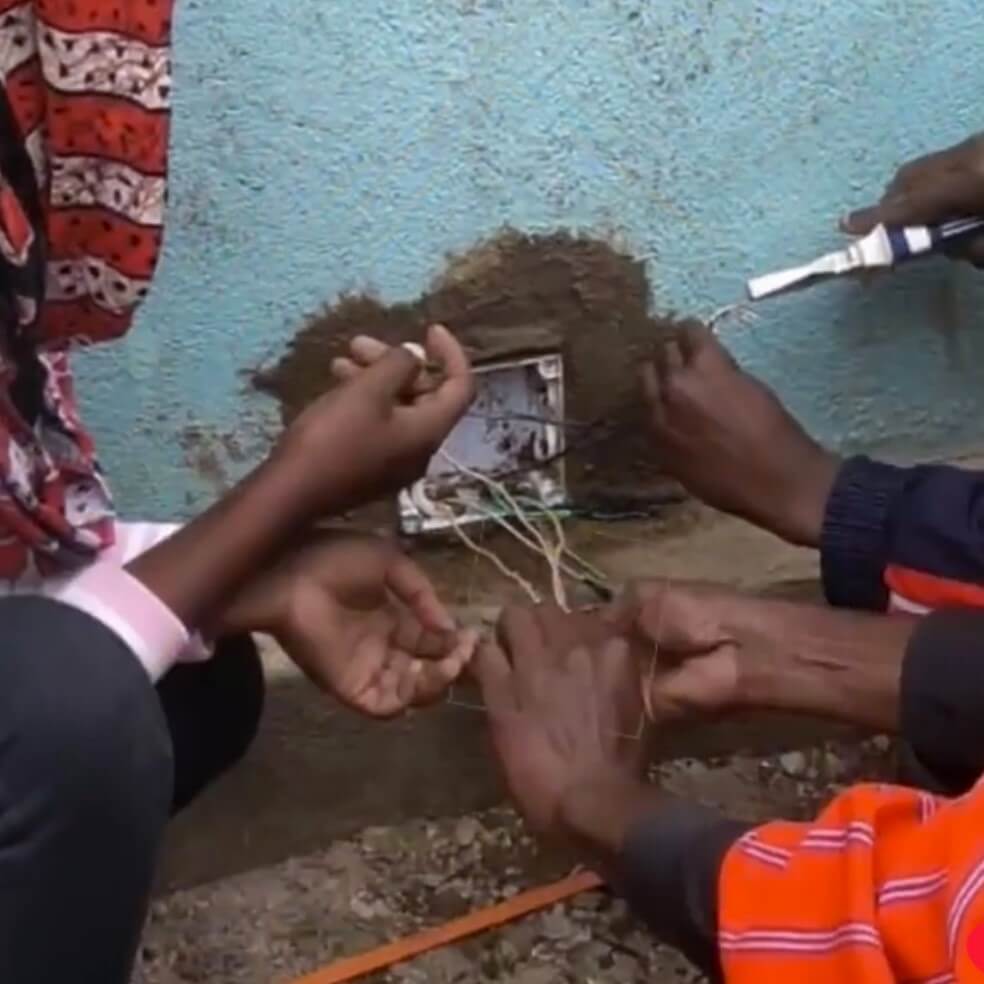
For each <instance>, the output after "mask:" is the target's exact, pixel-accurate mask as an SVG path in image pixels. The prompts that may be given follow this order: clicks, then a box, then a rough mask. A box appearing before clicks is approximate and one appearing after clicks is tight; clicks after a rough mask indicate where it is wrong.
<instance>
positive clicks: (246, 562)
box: [127, 454, 341, 629]
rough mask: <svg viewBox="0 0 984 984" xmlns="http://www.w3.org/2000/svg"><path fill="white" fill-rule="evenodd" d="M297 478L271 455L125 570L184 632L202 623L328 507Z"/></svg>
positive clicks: (288, 466)
mask: <svg viewBox="0 0 984 984" xmlns="http://www.w3.org/2000/svg"><path fill="white" fill-rule="evenodd" d="M299 475H300V476H302V478H301V479H299ZM303 475H304V472H299V471H298V469H297V468H295V467H294V466H293V464H292V463H289V462H287V461H286V460H284V459H282V458H280V457H278V455H277V454H275V455H274V456H272V457H271V458H270V459H268V460H267V461H266V462H264V464H262V465H261V466H260V467H259V468H257V469H256V471H254V472H253V473H252V474H251V475H250V476H249V477H247V478H246V479H244V480H243V481H242V482H241V483H240V484H239V485H238V486H237V487H236V488H235V489H233V491H232V492H230V493H229V494H228V495H226V496H225V497H223V498H222V499H220V500H219V501H218V502H217V503H216V504H215V505H214V506H212V507H211V508H210V509H208V510H207V511H206V512H205V513H203V514H202V515H201V516H199V517H198V518H196V519H194V520H192V521H191V522H190V523H188V524H187V525H186V526H184V527H182V528H181V529H180V530H178V531H177V532H176V533H174V534H173V535H172V536H171V537H169V538H168V539H166V540H164V541H163V542H162V543H160V544H158V545H157V546H155V547H154V548H152V549H151V550H148V551H147V552H146V553H144V554H142V555H141V556H139V557H137V558H136V559H135V560H133V561H132V562H131V563H130V564H128V565H127V570H128V571H129V572H130V574H132V575H133V576H134V577H135V578H136V579H137V580H139V581H140V582H142V583H143V585H144V586H145V587H147V588H148V589H149V590H150V591H151V592H152V593H153V594H154V595H156V596H157V598H159V599H160V600H161V602H163V603H164V604H165V605H166V606H167V607H168V608H169V609H170V610H171V611H172V612H173V613H174V614H175V615H176V616H177V617H178V618H179V619H180V620H181V621H182V623H183V624H184V625H185V626H187V627H188V628H189V629H196V628H200V627H203V626H207V625H208V624H210V623H212V622H213V620H214V618H215V616H216V615H217V614H218V613H219V612H220V610H221V608H222V606H223V605H224V603H225V602H226V601H228V599H229V598H230V597H231V596H232V595H233V594H234V593H235V592H236V591H237V590H238V589H239V588H241V587H242V586H243V584H245V583H246V581H247V580H248V579H249V578H250V577H251V576H252V575H254V574H255V573H256V572H257V571H258V570H260V569H262V568H263V567H264V566H265V565H266V564H268V563H269V562H270V561H271V560H272V559H273V558H274V557H275V556H276V555H277V554H278V553H279V552H280V551H281V550H282V549H283V548H284V546H285V545H286V544H287V543H288V542H290V541H291V540H292V539H293V538H294V537H295V536H296V535H297V534H298V532H299V531H300V530H301V529H303V528H304V527H305V526H306V525H307V524H309V523H310V522H311V521H312V520H313V519H314V518H315V517H316V515H317V514H318V513H319V512H321V511H324V512H330V511H331V509H332V505H333V503H332V502H330V501H325V498H326V497H322V496H319V495H318V494H317V493H316V492H315V490H314V488H313V486H312V484H311V483H310V482H305V481H304V480H303ZM339 505H341V503H340V501H339Z"/></svg>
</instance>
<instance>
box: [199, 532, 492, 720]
mask: <svg viewBox="0 0 984 984" xmlns="http://www.w3.org/2000/svg"><path fill="white" fill-rule="evenodd" d="M216 631H217V633H227V634H232V633H241V632H247V631H254V632H267V633H269V634H270V635H273V636H274V637H275V638H276V639H277V641H278V642H279V643H280V645H281V646H282V647H283V649H284V651H285V652H286V653H287V655H288V656H289V657H290V658H291V659H292V660H293V661H294V662H295V663H296V664H297V665H298V666H299V667H300V668H301V669H302V670H303V671H304V673H305V674H306V675H307V676H308V677H309V678H310V679H311V680H312V681H313V682H314V683H315V684H316V685H317V686H318V687H320V688H321V689H322V690H325V691H328V692H329V693H332V694H334V695H335V696H336V697H337V698H338V699H339V700H341V701H342V702H343V703H345V704H347V705H348V706H349V707H352V708H354V709H355V710H357V711H361V712H362V713H363V714H366V715H369V716H370V717H380V718H385V717H392V716H394V715H397V714H399V713H401V712H402V711H404V710H406V709H407V708H409V707H412V706H420V705H422V704H427V703H430V702H432V701H434V700H436V699H437V698H438V697H440V696H441V694H443V693H444V691H445V690H446V689H447V687H448V685H449V684H450V683H452V682H453V681H454V680H455V679H456V678H457V677H458V675H459V674H460V673H461V671H462V669H463V668H464V667H465V666H466V665H467V663H468V661H469V659H470V658H471V654H472V651H473V649H474V647H475V643H476V641H477V635H476V634H475V633H473V632H471V631H469V630H464V631H459V630H458V629H457V628H456V627H455V623H454V620H453V619H452V618H451V616H450V614H449V613H448V611H447V609H446V608H445V607H444V605H443V604H442V603H441V601H440V599H439V598H438V596H437V594H436V592H435V591H434V588H433V586H432V585H431V583H430V581H429V580H428V579H427V576H426V575H425V574H424V572H423V571H421V570H420V568H419V567H418V566H417V565H416V564H415V563H414V562H413V561H412V560H410V558H409V557H407V556H406V555H405V554H402V553H401V552H400V551H399V549H398V548H397V547H396V546H394V545H393V544H389V543H385V542H383V541H380V540H373V539H370V538H344V539H323V540H320V541H315V542H313V543H311V544H309V545H307V546H304V547H302V548H300V549H299V550H296V551H294V552H293V553H291V554H289V555H288V556H286V557H285V558H284V559H283V560H282V561H281V563H280V564H279V565H277V566H276V567H275V568H274V569H273V570H271V571H269V572H267V573H264V574H262V575H260V576H258V577H257V578H254V580H253V581H251V582H250V583H249V584H248V585H247V587H246V588H245V589H243V591H241V592H240V594H239V595H238V596H237V597H236V598H234V599H233V601H232V602H231V604H229V605H228V606H227V607H226V609H225V611H224V612H223V615H222V617H221V619H220V621H219V624H218V626H216Z"/></svg>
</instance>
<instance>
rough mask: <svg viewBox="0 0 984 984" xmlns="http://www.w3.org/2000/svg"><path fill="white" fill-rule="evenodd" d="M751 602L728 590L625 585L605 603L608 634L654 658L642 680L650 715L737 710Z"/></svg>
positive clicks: (677, 584)
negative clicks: (630, 641) (622, 638)
mask: <svg viewBox="0 0 984 984" xmlns="http://www.w3.org/2000/svg"><path fill="white" fill-rule="evenodd" d="M755 605H756V600H755V599H752V598H748V597H745V596H743V595H740V594H738V593H737V592H733V591H730V590H728V589H727V588H719V587H716V586H711V585H703V584H689V583H682V582H677V581H666V580H652V581H640V582H638V583H636V584H633V585H630V587H629V588H628V589H627V590H626V591H625V593H624V594H623V595H622V596H621V597H620V598H618V599H617V600H616V601H615V602H613V604H612V605H611V606H609V608H608V609H607V610H606V612H605V619H606V620H607V621H608V622H609V624H610V625H611V626H612V630H613V631H617V632H618V633H620V634H623V635H625V636H627V637H629V638H630V639H633V640H635V642H636V645H637V647H638V648H639V651H640V653H641V654H644V653H646V652H647V651H648V659H649V660H650V661H654V662H653V663H652V665H651V666H650V668H649V671H648V672H646V674H645V677H644V679H643V689H644V694H645V701H646V705H647V707H648V708H649V710H650V713H651V714H652V715H653V716H654V717H656V718H659V719H669V718H678V717H685V716H689V715H693V714H717V713H720V712H723V711H727V710H730V709H731V708H733V707H735V706H736V705H738V703H739V702H740V698H741V690H740V686H741V681H742V668H743V663H744V662H745V661H747V660H748V658H749V652H748V650H749V646H748V643H749V642H750V641H751V640H750V638H749V636H750V633H748V632H747V631H746V629H747V626H748V623H749V621H750V615H751V614H752V613H753V610H754V608H755ZM753 648H754V647H753ZM643 658H645V657H643ZM753 658H754V657H753Z"/></svg>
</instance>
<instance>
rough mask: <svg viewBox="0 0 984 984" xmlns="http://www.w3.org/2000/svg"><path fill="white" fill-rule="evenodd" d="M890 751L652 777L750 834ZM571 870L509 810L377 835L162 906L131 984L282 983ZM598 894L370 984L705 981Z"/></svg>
mask: <svg viewBox="0 0 984 984" xmlns="http://www.w3.org/2000/svg"><path fill="white" fill-rule="evenodd" d="M894 755H895V752H894V749H893V747H892V746H891V745H890V743H889V741H888V740H887V739H886V738H884V737H875V738H872V739H867V740H865V741H863V742H858V741H850V742H826V743H824V744H822V745H818V746H815V747H812V748H805V749H800V750H792V751H789V752H786V753H783V754H782V755H776V756H767V757H759V756H751V755H743V754H739V755H734V756H731V757H729V758H722V759H716V760H711V761H698V760H696V759H680V760H677V761H674V762H668V763H664V764H662V765H660V766H657V767H654V772H655V776H654V778H656V779H657V780H658V781H659V782H660V783H661V784H662V785H663V787H664V788H666V789H667V790H668V791H671V792H674V793H677V794H679V795H682V796H688V797H692V798H694V799H697V800H699V801H701V802H704V803H708V804H711V805H716V806H719V807H721V808H722V809H723V810H725V811H726V812H728V813H729V814H731V815H734V816H740V817H744V818H748V819H758V818H765V817H774V816H777V815H781V816H785V817H790V818H797V817H808V816H811V815H813V814H814V813H815V811H816V809H817V807H818V805H819V804H820V803H822V802H823V801H825V800H826V799H828V798H829V797H830V796H831V795H833V794H834V793H835V792H836V791H837V790H838V789H840V788H842V787H843V786H844V785H845V784H847V783H849V782H851V781H853V780H855V779H857V778H859V777H862V776H864V777H867V778H889V777H890V776H892V775H893V773H894ZM569 870H570V863H569V861H568V860H567V859H564V858H559V857H552V856H550V855H547V854H544V853H543V852H541V851H539V850H538V849H537V847H536V845H535V844H534V842H533V841H532V839H531V838H530V837H529V836H528V835H527V834H526V832H525V831H524V829H523V827H522V824H521V822H520V821H519V819H518V817H517V816H516V815H515V814H514V813H513V812H512V811H511V810H509V809H506V808H496V809H492V810H488V811H484V812H481V813H477V814H469V815H465V816H460V817H448V818H446V819H442V820H416V821H411V822H409V823H405V824H402V825H400V826H394V827H373V828H370V829H367V830H365V831H363V833H362V834H361V835H360V836H357V837H354V838H351V839H348V840H345V841H339V842H337V843H335V844H333V845H332V846H331V847H330V848H328V849H327V850H325V851H321V852H318V853H315V854H311V855H308V856H306V857H300V858H294V859H291V860H289V861H286V862H284V863H283V864H280V865H275V866H272V867H269V868H265V869H261V870H257V871H253V872H250V873H248V874H245V875H240V876H237V877H235V878H231V879H226V880H224V881H221V882H217V883H214V884H211V885H206V886H204V887H202V888H198V889H193V890H190V891H185V892H179V893H177V894H174V895H171V896H169V897H166V898H162V899H160V900H159V901H158V902H156V904H155V905H154V907H153V911H152V913H151V916H150V921H149V924H148V927H147V931H146V935H145V939H144V943H143V947H142V950H141V956H140V966H139V971H138V974H137V976H136V977H135V978H134V984H199V982H206V981H207V982H210V984H211V982H214V984H219V982H221V984H280V982H284V984H286V982H289V981H292V980H293V979H294V978H295V977H297V976H300V975H303V974H306V973H310V972H311V971H313V970H315V969H317V968H319V967H321V966H324V965H325V964H328V963H330V962H331V961H332V960H334V959H337V958H339V957H342V956H348V955H351V954H354V953H358V952H361V951H363V950H366V949H369V948H371V947H373V946H376V945H379V944H381V943H385V942H388V941H389V940H392V939H396V938H399V937H400V936H403V935H406V934H409V933H413V932H415V931H417V930H420V929H422V928H424V927H429V926H436V925H440V924H441V923H442V922H444V921H446V920H448V919H452V918H454V917H456V916H460V915H463V914H464V913H465V912H468V911H470V910H472V909H475V908H478V907H480V906H484V905H488V904H492V903H495V902H498V901H501V900H503V899H505V898H508V897H509V896H511V895H514V894H515V893H516V892H518V891H521V890H522V889H524V888H528V887H534V886H536V885H540V884H544V883H546V882H548V881H550V880H553V879H555V878H558V877H561V876H562V875H564V874H566V873H567V872H568V871H569ZM699 979H700V977H699V975H698V974H697V973H696V972H695V971H694V970H693V968H692V967H690V966H689V965H688V964H687V963H686V961H684V960H683V959H682V958H681V957H679V956H678V955H677V954H676V953H674V952H673V951H671V950H668V949H667V948H665V947H661V946H658V945H655V944H654V943H653V942H652V940H651V939H650V938H649V937H648V936H647V934H646V932H645V930H644V928H643V927H642V926H641V925H640V924H639V923H638V922H636V921H635V920H634V919H633V918H632V917H631V916H630V915H629V913H628V912H627V910H626V908H625V905H624V904H623V903H622V902H621V901H619V900H618V899H615V898H613V897H611V896H609V895H607V894H605V893H600V892H594V893H588V894H585V895H582V896H580V897H578V898H575V899H574V900H573V901H571V902H570V903H568V904H565V905H558V906H555V907H554V908H552V909H549V910H547V911H545V912H542V913H538V914H534V915H531V916H529V917H527V918H525V919H523V920H521V921H519V922H516V923H513V924H512V925H508V926H506V927H504V928H503V929H501V930H496V931H493V932H490V933H488V934H486V935H484V936H480V937H477V938H475V939H472V940H469V941H466V942H464V943H461V944H459V945H456V946H451V947H447V948H445V949H442V950H438V951H435V952H433V953H431V954H429V955H426V956H424V957H421V958H420V959H418V960H415V961H412V962H410V963H407V964H404V965H400V966H397V967H394V968H392V969H391V970H390V971H389V972H388V973H386V974H382V975H377V976H376V977H374V978H370V979H369V980H373V981H377V982H381V981H392V982H401V984H429V982H434V984H451V982H478V981H481V982H498V981H514V982H516V984H574V982H578V984H585V982H595V984H609V982H611V984H615V982H618V984H631V982H637V981H638V982H640V984H641V982H646V984H680V982H685V981H696V980H699Z"/></svg>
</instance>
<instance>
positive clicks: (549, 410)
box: [399, 352, 567, 536]
mask: <svg viewBox="0 0 984 984" xmlns="http://www.w3.org/2000/svg"><path fill="white" fill-rule="evenodd" d="M475 376H476V395H475V400H474V402H473V403H472V405H471V407H470V408H469V410H468V413H467V414H466V416H464V417H463V418H462V419H461V420H460V421H459V422H458V425H457V426H456V427H455V428H454V430H453V431H452V432H451V433H450V434H449V435H448V438H447V440H446V441H445V442H444V445H443V446H442V448H441V450H440V451H439V452H438V453H437V454H436V455H435V456H434V458H433V459H432V460H431V463H430V467H429V469H428V471H427V474H426V475H425V476H424V477H423V478H422V479H421V480H420V481H419V482H417V483H416V484H415V485H414V486H412V487H411V488H409V489H405V490H404V491H403V492H401V493H400V495H399V513H400V529H401V532H403V533H404V534H407V535H411V536H412V535H417V534H421V533H431V532H437V531H443V530H449V529H452V528H453V527H454V526H466V525H469V524H473V523H478V522H483V521H487V520H488V519H489V517H490V513H494V512H495V511H496V509H497V508H499V507H498V506H497V505H496V503H495V499H494V496H493V495H492V494H491V493H490V490H489V488H488V487H487V486H486V485H485V483H483V482H482V481H481V480H479V479H478V478H475V477H474V476H470V475H468V474H467V473H466V472H465V470H464V469H468V470H470V471H473V472H478V473H480V474H481V475H484V476H487V477H488V478H491V479H494V480H495V481H497V482H501V483H502V484H503V485H504V486H505V487H506V488H507V489H508V490H509V492H510V493H511V494H513V495H514V496H517V497H522V499H523V501H524V502H525V503H527V504H528V503H529V501H530V500H535V501H536V502H538V503H541V504H543V505H545V506H548V507H550V508H553V509H556V508H558V507H562V506H563V505H564V504H565V503H566V502H567V488H566V484H565V475H564V458H563V452H564V362H563V358H562V356H561V354H560V353H559V352H549V353H538V354H536V355H530V356H526V357H520V358H500V359H494V360H490V361H488V362H486V363H484V364H481V365H479V366H477V367H476V369H475ZM458 466H462V467H461V468H459V467H458ZM452 517H453V518H452Z"/></svg>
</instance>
